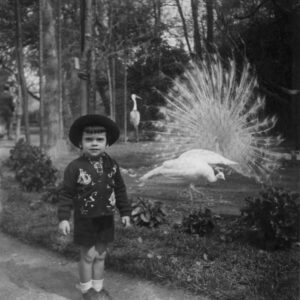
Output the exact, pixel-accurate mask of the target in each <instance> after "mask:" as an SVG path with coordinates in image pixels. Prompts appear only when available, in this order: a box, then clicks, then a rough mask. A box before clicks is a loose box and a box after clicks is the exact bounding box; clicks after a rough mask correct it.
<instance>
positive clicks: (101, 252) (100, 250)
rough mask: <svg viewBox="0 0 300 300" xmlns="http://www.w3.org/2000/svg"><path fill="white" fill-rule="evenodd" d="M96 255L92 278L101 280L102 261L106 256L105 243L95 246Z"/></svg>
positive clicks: (102, 275) (102, 274)
mask: <svg viewBox="0 0 300 300" xmlns="http://www.w3.org/2000/svg"><path fill="white" fill-rule="evenodd" d="M95 249H96V256H95V261H94V264H93V279H94V280H101V279H103V277H104V261H105V256H106V250H107V244H97V245H96V246H95Z"/></svg>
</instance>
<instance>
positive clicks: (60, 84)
mask: <svg viewBox="0 0 300 300" xmlns="http://www.w3.org/2000/svg"><path fill="white" fill-rule="evenodd" d="M56 15H57V80H58V101H59V104H58V107H59V109H58V110H59V138H60V139H62V138H63V133H64V126H63V88H62V87H63V82H62V80H63V76H62V61H61V59H62V49H61V42H62V41H61V38H62V36H61V35H62V32H61V0H57V8H56Z"/></svg>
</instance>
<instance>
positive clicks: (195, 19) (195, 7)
mask: <svg viewBox="0 0 300 300" xmlns="http://www.w3.org/2000/svg"><path fill="white" fill-rule="evenodd" d="M198 1H199V0H191V8H192V16H193V27H194V50H195V53H196V57H197V58H198V59H201V58H202V49H201V37H200V30H199V23H198V22H199V20H198V19H199V16H198V15H199V14H198V7H199V2H198Z"/></svg>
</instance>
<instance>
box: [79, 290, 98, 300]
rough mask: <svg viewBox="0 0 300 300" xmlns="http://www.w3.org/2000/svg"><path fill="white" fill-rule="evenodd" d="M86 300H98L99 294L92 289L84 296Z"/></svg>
mask: <svg viewBox="0 0 300 300" xmlns="http://www.w3.org/2000/svg"><path fill="white" fill-rule="evenodd" d="M82 299H84V300H98V298H97V293H96V291H95V290H94V289H93V288H90V289H89V290H88V291H87V292H86V293H83V294H82Z"/></svg>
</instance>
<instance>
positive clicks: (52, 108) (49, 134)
mask: <svg viewBox="0 0 300 300" xmlns="http://www.w3.org/2000/svg"><path fill="white" fill-rule="evenodd" d="M55 3H56V1H54V0H50V1H44V3H43V4H44V6H43V9H42V10H43V27H44V36H43V44H44V61H45V63H44V66H45V68H44V75H45V102H44V103H45V115H44V120H45V127H46V131H45V133H46V136H45V137H46V141H45V146H46V148H47V149H48V148H50V147H53V146H55V145H56V143H57V140H58V139H59V135H60V133H59V131H60V124H59V119H60V118H59V93H58V90H59V87H58V79H57V77H58V76H57V71H58V57H57V43H56V40H57V39H56V30H55V28H56V26H55V25H56V24H55V18H54V8H55Z"/></svg>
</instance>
